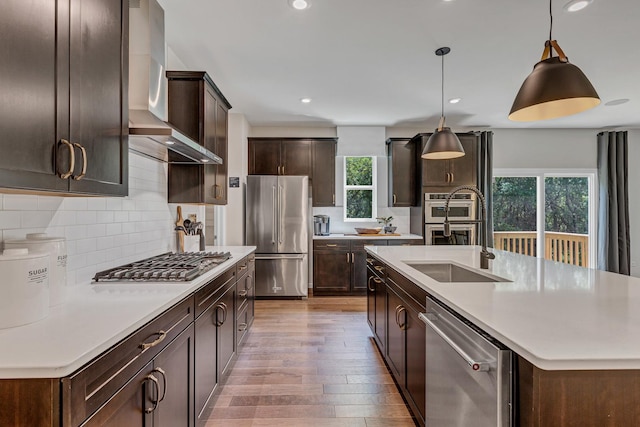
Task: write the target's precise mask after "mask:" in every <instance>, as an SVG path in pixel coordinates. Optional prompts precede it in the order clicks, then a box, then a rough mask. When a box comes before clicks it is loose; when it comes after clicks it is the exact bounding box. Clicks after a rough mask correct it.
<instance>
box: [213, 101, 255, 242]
mask: <svg viewBox="0 0 640 427" xmlns="http://www.w3.org/2000/svg"><path fill="white" fill-rule="evenodd" d="M249 131H250V129H249V123H248V122H247V119H246V118H245V116H244V115H243V114H237V113H230V114H229V130H228V135H229V138H228V142H229V147H228V159H227V164H228V169H227V170H228V175H229V177H239V178H240V187H239V188H230V187H229V184H228V182H227V197H228V203H227V205H226V206H221V207H220V208H219V209H218V210H216V214H217V216H218V217H219V216H222V217H223V218H224V224H223V227H224V239H223V241H222V242H220V241H219V242H218V243H219V244H224V245H244V237H245V235H244V216H245V191H246V184H247V173H248V151H247V150H248V145H247V137H248V135H249Z"/></svg>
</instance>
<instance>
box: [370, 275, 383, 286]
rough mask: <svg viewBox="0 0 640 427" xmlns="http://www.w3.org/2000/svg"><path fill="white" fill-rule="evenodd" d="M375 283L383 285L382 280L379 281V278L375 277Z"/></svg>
mask: <svg viewBox="0 0 640 427" xmlns="http://www.w3.org/2000/svg"><path fill="white" fill-rule="evenodd" d="M372 277H373V276H372ZM373 281H374V282H376V283H377V284H380V283H382V280H380V279H378V278H377V277H373Z"/></svg>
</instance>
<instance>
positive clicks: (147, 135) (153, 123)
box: [129, 0, 222, 164]
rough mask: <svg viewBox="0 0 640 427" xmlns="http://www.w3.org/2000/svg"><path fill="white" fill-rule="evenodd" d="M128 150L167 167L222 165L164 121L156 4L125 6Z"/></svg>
mask: <svg viewBox="0 0 640 427" xmlns="http://www.w3.org/2000/svg"><path fill="white" fill-rule="evenodd" d="M129 9H130V10H129V12H130V14H129V150H131V151H134V152H136V153H139V154H142V155H144V156H147V157H151V158H153V159H156V160H159V161H162V162H167V163H183V164H184V163H193V164H222V159H221V158H220V157H218V156H217V155H215V154H214V153H212V152H211V151H209V150H207V149H206V148H205V147H203V146H201V145H200V144H198V143H197V142H196V141H194V140H192V139H191V138H189V137H187V136H186V135H184V134H183V133H181V132H180V131H179V130H177V129H175V128H174V127H172V126H171V125H170V124H168V123H167V122H165V121H164V120H163V119H164V118H165V117H166V87H167V78H166V77H165V44H164V10H163V9H162V7H161V6H160V5H159V4H158V2H157V0H136V1H130V2H129Z"/></svg>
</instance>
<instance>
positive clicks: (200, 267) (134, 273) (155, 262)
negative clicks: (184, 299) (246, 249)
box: [93, 252, 231, 282]
mask: <svg viewBox="0 0 640 427" xmlns="http://www.w3.org/2000/svg"><path fill="white" fill-rule="evenodd" d="M229 258H231V253H229V252H184V253H173V252H167V253H165V254H162V255H157V256H154V257H151V258H147V259H143V260H141V261H136V262H132V263H131V264H126V265H122V266H120V267H115V268H111V269H109V270H104V271H100V272H98V273H96V275H95V276H94V277H93V280H94V281H95V282H128V281H134V282H189V281H191V280H193V279H195V278H196V277H198V276H200V275H202V274H204V273H206V272H207V271H209V270H211V269H212V268H214V267H216V266H217V265H219V264H222V263H223V262H225V261H226V260H228V259H229Z"/></svg>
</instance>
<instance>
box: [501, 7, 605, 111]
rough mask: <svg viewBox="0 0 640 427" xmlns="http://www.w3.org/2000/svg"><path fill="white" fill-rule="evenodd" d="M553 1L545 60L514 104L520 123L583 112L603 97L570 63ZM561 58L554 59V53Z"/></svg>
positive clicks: (526, 80)
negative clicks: (557, 35) (555, 34)
mask: <svg viewBox="0 0 640 427" xmlns="http://www.w3.org/2000/svg"><path fill="white" fill-rule="evenodd" d="M551 3H552V0H549V19H550V25H549V40H547V41H546V42H545V44H544V51H543V52H542V58H541V59H540V62H538V63H537V64H536V65H534V67H533V71H532V72H531V74H529V77H527V78H526V79H525V81H524V83H522V87H521V88H520V91H519V92H518V95H517V96H516V99H515V100H514V101H513V106H512V107H511V112H510V113H509V119H510V120H513V121H516V122H531V121H535V120H547V119H555V118H558V117H564V116H569V115H571V114H576V113H580V112H582V111H585V110H588V109H590V108H593V107H595V106H597V105H598V104H600V98H599V97H598V94H597V93H596V90H595V89H594V88H593V86H592V85H591V82H590V81H589V79H587V77H586V76H585V75H584V73H583V72H582V71H581V70H580V68H578V67H576V66H575V65H573V64H570V63H569V59H568V58H567V56H566V55H565V54H564V52H563V51H562V49H561V48H560V46H559V45H558V42H557V41H555V40H553V38H552V37H551V31H552V29H553V13H552V7H551ZM554 50H555V51H556V53H557V54H558V56H553V51H554Z"/></svg>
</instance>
